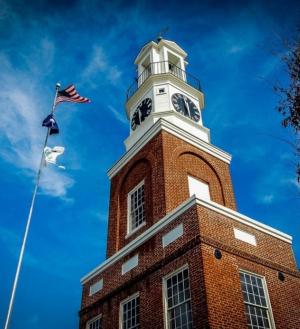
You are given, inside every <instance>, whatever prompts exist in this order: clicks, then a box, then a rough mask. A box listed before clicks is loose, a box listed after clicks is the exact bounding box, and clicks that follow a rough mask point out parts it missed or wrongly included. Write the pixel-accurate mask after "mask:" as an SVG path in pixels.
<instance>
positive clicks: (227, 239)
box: [198, 206, 297, 270]
mask: <svg viewBox="0 0 300 329" xmlns="http://www.w3.org/2000/svg"><path fill="white" fill-rule="evenodd" d="M198 216H199V219H200V235H201V236H203V237H206V238H209V239H212V240H213V241H215V242H217V243H219V244H220V246H222V245H226V246H229V247H230V248H231V250H232V251H234V250H238V251H241V252H244V253H247V254H248V255H253V256H254V257H258V258H260V259H261V260H265V261H270V262H273V263H275V264H277V266H282V267H286V268H287V269H290V270H297V266H296V263H295V258H294V255H293V250H292V248H291V245H290V244H289V243H287V242H285V241H282V240H280V239H278V238H276V237H273V236H271V235H269V234H266V233H264V232H262V231H259V230H257V229H255V228H251V227H249V226H248V225H245V224H242V223H239V222H237V221H235V220H232V219H231V218H229V217H226V216H224V215H221V214H219V213H217V212H215V211H213V210H210V209H207V208H205V207H202V206H200V207H198ZM234 227H235V228H238V229H240V230H242V231H245V232H247V233H250V234H253V235H254V236H255V237H256V243H257V245H256V246H253V245H251V244H249V243H246V242H244V241H241V240H238V239H236V238H235V237H234V231H233V228H234Z"/></svg>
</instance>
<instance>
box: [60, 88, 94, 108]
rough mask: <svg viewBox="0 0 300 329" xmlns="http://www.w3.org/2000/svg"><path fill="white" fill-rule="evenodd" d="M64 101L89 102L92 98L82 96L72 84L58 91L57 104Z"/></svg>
mask: <svg viewBox="0 0 300 329" xmlns="http://www.w3.org/2000/svg"><path fill="white" fill-rule="evenodd" d="M62 102H73V103H89V102H90V100H89V99H88V98H86V97H82V96H80V95H79V94H78V92H77V90H76V88H75V86H74V85H70V86H69V87H67V88H66V89H64V90H60V91H59V92H58V93H57V97H56V102H55V104H58V103H62Z"/></svg>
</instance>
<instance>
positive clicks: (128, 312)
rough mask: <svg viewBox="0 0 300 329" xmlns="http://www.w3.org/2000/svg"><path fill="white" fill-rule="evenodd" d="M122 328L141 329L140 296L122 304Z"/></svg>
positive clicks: (126, 300) (130, 298) (128, 299)
mask: <svg viewBox="0 0 300 329" xmlns="http://www.w3.org/2000/svg"><path fill="white" fill-rule="evenodd" d="M120 328H121V329H140V297H139V295H138V294H135V295H133V296H130V297H129V298H127V299H125V300H124V301H123V302H121V306H120Z"/></svg>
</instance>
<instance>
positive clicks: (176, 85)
mask: <svg viewBox="0 0 300 329" xmlns="http://www.w3.org/2000/svg"><path fill="white" fill-rule="evenodd" d="M186 57H187V53H186V52H185V51H184V50H183V49H182V48H181V47H179V46H178V45H177V44H176V43H175V42H173V41H169V40H165V39H159V40H158V41H157V42H154V41H151V42H149V43H147V44H146V45H145V46H144V47H143V48H142V49H141V51H140V52H139V54H138V56H137V57H136V59H135V61H134V63H135V65H136V66H137V77H136V79H135V81H134V83H133V84H132V85H131V86H130V87H129V89H128V91H127V101H126V113H127V118H128V119H129V121H130V136H129V137H128V138H127V139H126V140H125V146H126V150H129V149H130V148H131V147H132V146H133V145H134V144H135V143H136V142H137V141H138V140H139V139H140V138H141V136H142V135H144V134H145V133H146V131H148V130H149V129H150V128H151V127H152V126H153V125H154V124H155V123H156V122H157V121H158V120H160V119H163V120H165V121H167V122H169V123H171V124H173V125H175V126H176V127H177V128H178V129H180V130H183V131H186V132H188V133H191V134H192V135H194V136H195V137H197V138H199V139H201V140H203V141H205V142H209V141H210V140H209V130H208V129H207V128H205V127H204V126H203V124H202V114H201V112H202V110H203V107H204V95H203V93H202V91H201V86H200V81H199V80H198V79H197V78H195V77H193V76H192V75H190V74H188V73H187V72H186V66H187V64H188V63H187V61H186Z"/></svg>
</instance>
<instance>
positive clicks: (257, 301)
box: [240, 272, 274, 329]
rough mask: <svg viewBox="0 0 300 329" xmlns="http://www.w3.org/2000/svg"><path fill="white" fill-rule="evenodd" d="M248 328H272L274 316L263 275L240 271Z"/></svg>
mask: <svg viewBox="0 0 300 329" xmlns="http://www.w3.org/2000/svg"><path fill="white" fill-rule="evenodd" d="M240 281H241V285H242V292H243V298H244V303H245V307H246V310H245V313H246V317H247V323H248V329H271V328H274V326H273V323H274V322H273V317H272V311H271V305H270V302H269V298H268V293H267V286H266V283H265V280H264V278H263V277H261V276H258V275H255V274H252V273H247V272H240Z"/></svg>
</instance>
